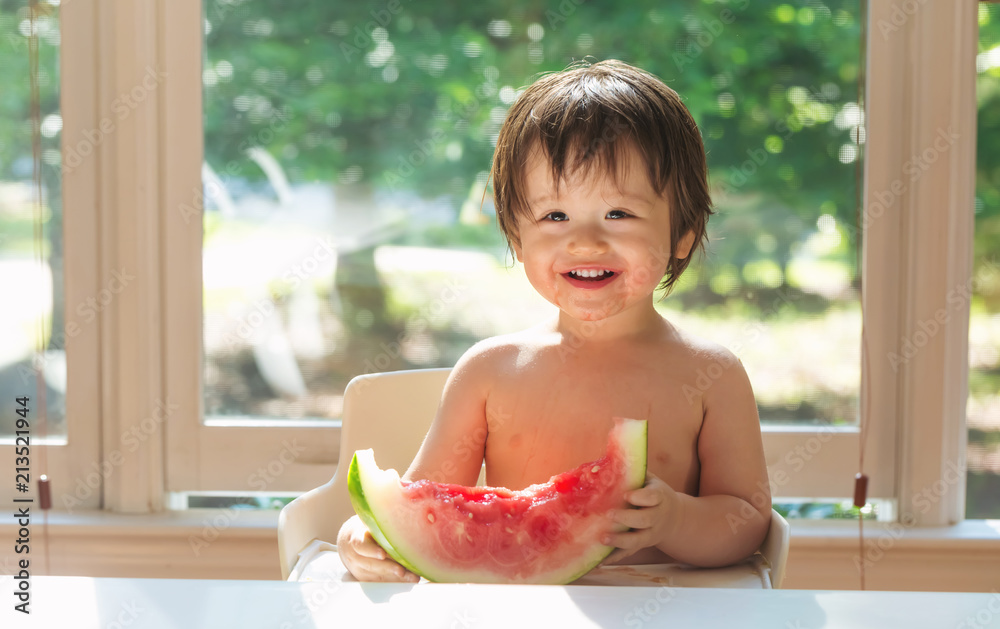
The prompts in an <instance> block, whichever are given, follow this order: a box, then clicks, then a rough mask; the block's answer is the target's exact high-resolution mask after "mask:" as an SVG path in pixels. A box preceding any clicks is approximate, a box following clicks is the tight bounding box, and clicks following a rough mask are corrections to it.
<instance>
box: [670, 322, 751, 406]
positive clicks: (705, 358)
mask: <svg viewBox="0 0 1000 629" xmlns="http://www.w3.org/2000/svg"><path fill="white" fill-rule="evenodd" d="M670 336H671V345H672V349H673V350H674V355H676V356H677V357H678V358H679V359H680V364H681V365H683V369H684V372H685V377H684V380H686V381H687V384H686V385H685V387H684V394H685V396H686V397H688V398H689V401H690V399H691V398H692V397H693V396H698V397H701V398H702V402H703V405H704V406H705V407H706V410H708V408H707V407H708V406H711V403H712V402H713V400H714V401H715V402H716V403H718V402H719V401H720V398H723V399H727V400H732V399H733V398H734V397H737V398H746V397H747V396H748V395H749V396H750V399H752V395H753V394H752V391H751V387H750V380H749V378H748V377H747V373H746V369H744V367H743V363H742V361H740V359H739V358H738V357H737V356H736V354H734V353H733V352H732V351H730V350H729V349H728V348H726V347H724V346H723V345H720V344H719V343H716V342H714V341H710V340H708V339H705V338H702V337H699V336H697V335H694V334H691V333H689V332H685V331H683V330H680V329H678V328H676V327H675V328H674V329H673V333H672V334H671V335H670Z"/></svg>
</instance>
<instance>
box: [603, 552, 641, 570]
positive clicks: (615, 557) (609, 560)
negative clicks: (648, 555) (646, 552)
mask: <svg viewBox="0 0 1000 629" xmlns="http://www.w3.org/2000/svg"><path fill="white" fill-rule="evenodd" d="M635 552H636V551H635V550H634V549H633V550H629V549H625V548H616V549H615V550H614V551H613V552H612V553H611V554H610V555H608V556H607V557H605V558H604V561H602V562H601V564H600V565H602V566H608V565H611V564H614V563H618V562H619V561H621V560H622V559H625V558H626V557H628V556H629V555H633V554H635Z"/></svg>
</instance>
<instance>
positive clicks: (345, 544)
mask: <svg viewBox="0 0 1000 629" xmlns="http://www.w3.org/2000/svg"><path fill="white" fill-rule="evenodd" d="M488 360H489V351H484V350H483V348H482V347H481V346H476V347H473V348H472V349H470V350H469V351H468V352H467V353H466V355H465V356H463V357H462V358H461V360H459V361H458V364H457V365H455V368H454V369H453V370H452V372H451V374H450V375H449V377H448V381H447V383H446V384H445V387H444V392H443V394H442V399H441V406H440V408H438V412H437V416H436V417H435V418H434V422H433V424H431V428H430V431H429V432H428V433H427V437H425V438H424V442H423V444H422V445H421V446H420V451H419V452H418V453H417V456H416V457H415V458H414V459H413V462H412V463H411V464H410V468H409V469H408V470H407V472H406V474H404V475H403V478H404V479H405V480H418V479H423V478H429V479H431V480H434V481H436V482H444V483H459V484H462V485H475V484H476V479H478V478H479V470H480V468H481V467H482V463H483V452H484V448H485V445H486V426H487V424H486V412H485V408H486V393H487V388H486V386H485V385H486V383H487V382H489V379H488V377H486V376H487V375H488V374H489V373H491V371H490V366H489V365H488V364H486V363H488ZM337 551H338V554H339V555H340V558H341V561H343V562H344V565H345V566H346V567H347V569H348V571H349V572H350V573H351V574H352V575H353V576H354V578H356V579H358V580H359V581H418V580H419V577H418V576H417V575H415V574H413V573H412V572H409V571H408V570H406V569H405V568H404V567H403V566H401V565H399V564H398V563H396V562H395V561H393V560H392V558H390V557H388V556H387V555H386V553H385V551H384V550H383V549H382V548H381V547H380V546H379V545H378V544H377V543H376V542H375V540H374V539H373V538H372V536H371V533H370V532H369V531H368V528H367V527H366V526H365V524H364V522H362V521H361V518H359V517H358V516H354V517H352V518H351V519H349V520H348V521H347V522H345V523H344V525H343V526H342V527H341V529H340V533H339V535H338V536H337Z"/></svg>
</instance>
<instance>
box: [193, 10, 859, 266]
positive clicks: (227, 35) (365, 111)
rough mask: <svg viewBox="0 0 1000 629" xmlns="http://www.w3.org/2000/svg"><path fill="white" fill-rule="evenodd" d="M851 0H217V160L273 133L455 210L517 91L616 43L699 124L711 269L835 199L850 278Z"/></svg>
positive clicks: (792, 236)
mask: <svg viewBox="0 0 1000 629" xmlns="http://www.w3.org/2000/svg"><path fill="white" fill-rule="evenodd" d="M858 5H859V3H858V1H857V0H824V1H822V2H821V1H819V0H810V1H808V2H796V3H789V4H780V3H765V4H751V3H749V2H748V1H747V0H734V1H732V2H712V1H702V2H689V3H663V2H653V1H650V0H639V1H637V2H631V3H629V4H628V5H627V6H623V5H621V4H620V3H616V2H612V1H611V0H588V1H587V2H582V1H577V2H574V1H573V0H562V1H561V2H555V1H553V2H547V3H528V2H516V3H511V2H508V1H503V2H501V1H499V0H491V1H485V2H479V3H474V4H465V5H455V6H454V7H453V8H452V9H450V10H446V11H443V10H442V9H441V4H440V3H417V2H406V1H403V0H398V1H397V0H388V1H386V2H375V3H317V2H306V1H304V0H294V1H292V2H277V0H261V1H259V2H251V1H248V0H244V1H239V0H229V1H227V2H208V3H207V4H206V24H207V26H206V31H207V35H206V37H207V47H206V48H207V51H208V53H207V58H206V68H207V70H206V76H207V77H208V83H209V84H208V85H207V86H206V104H207V107H206V118H205V125H206V159H207V160H208V162H209V163H210V164H212V165H213V167H214V168H216V169H217V170H219V171H225V168H226V165H227V164H228V165H235V164H238V163H240V160H241V159H242V152H243V150H245V148H246V147H247V145H248V144H252V143H254V142H257V143H261V144H264V142H262V140H268V142H267V144H268V150H270V151H271V152H272V153H273V154H275V155H276V156H278V158H279V160H280V161H281V162H282V164H283V165H285V166H286V168H287V169H288V170H289V172H290V173H291V176H292V178H293V179H294V180H300V181H312V180H318V181H342V182H354V181H358V180H361V181H365V182H369V183H370V184H371V185H373V186H375V187H378V188H388V189H403V190H408V191H413V192H414V193H417V194H420V195H422V196H425V197H439V196H440V195H449V196H450V197H452V198H453V199H454V203H453V205H454V207H455V208H456V211H457V208H458V207H459V206H460V205H461V204H462V201H463V200H464V199H465V198H467V197H468V196H469V190H470V187H471V186H472V185H473V184H475V182H477V181H478V182H479V183H480V184H481V185H483V184H484V183H485V173H486V171H487V170H488V168H489V164H490V160H491V158H492V152H493V143H494V141H495V138H496V134H497V131H498V129H499V126H500V124H501V123H502V121H503V117H504V115H505V113H506V109H507V107H508V106H509V104H510V102H511V101H512V99H513V98H514V96H515V95H516V91H517V90H518V89H520V88H522V87H523V86H525V85H527V84H529V83H530V82H531V81H532V79H533V78H534V77H536V76H537V75H538V74H539V73H542V72H549V71H555V70H560V69H562V68H564V67H566V66H567V65H568V64H569V63H571V62H573V61H575V60H580V59H583V58H592V59H607V58H618V59H622V60H625V61H627V62H629V63H633V64H635V65H638V66H640V67H643V68H645V69H647V70H649V71H651V72H653V73H655V74H657V75H658V76H660V77H661V78H663V79H664V81H666V82H667V83H668V84H669V85H670V86H671V87H673V88H674V89H676V90H677V91H678V92H679V93H681V94H682V96H683V97H684V98H685V102H686V103H687V105H688V107H689V109H690V110H691V112H692V114H693V115H694V116H695V118H696V120H698V122H699V124H700V126H701V129H702V133H703V135H704V137H705V144H706V149H707V151H708V155H709V161H710V166H711V171H712V182H713V186H714V190H715V198H716V203H717V206H718V208H719V209H720V210H721V214H720V217H719V218H718V219H714V225H715V227H714V228H713V232H712V233H713V236H714V237H716V239H720V240H719V242H720V243H723V246H714V247H713V249H712V255H711V256H710V257H709V260H710V265H709V269H710V271H711V269H715V270H716V271H718V270H719V269H726V268H730V267H732V268H735V269H737V270H740V269H744V267H745V266H746V265H747V264H752V263H755V262H758V263H759V262H760V261H761V260H767V261H771V262H773V263H774V267H776V268H778V269H779V270H781V271H783V270H784V268H785V266H786V264H787V263H788V261H789V259H790V258H791V256H792V255H793V254H795V252H796V251H797V249H798V248H799V247H801V245H802V241H803V240H804V239H805V238H807V237H808V236H809V235H810V234H811V233H813V232H815V231H816V221H817V218H818V217H819V216H821V215H823V214H829V215H831V216H833V217H835V219H836V224H837V225H839V226H840V229H842V230H845V231H844V235H845V239H844V240H845V242H844V246H842V247H840V248H839V249H837V250H836V251H834V252H832V254H833V255H834V257H836V258H837V259H838V260H839V261H840V262H841V263H842V264H844V265H846V266H847V267H850V268H851V270H850V274H851V275H852V276H853V274H854V271H853V265H854V256H855V254H854V249H853V248H852V247H850V246H848V245H849V239H848V238H847V237H849V236H850V235H851V234H850V227H849V226H850V225H853V224H855V223H856V220H855V212H856V209H855V208H856V188H855V181H856V172H855V167H856V165H855V164H854V163H852V162H851V160H852V159H854V157H855V156H856V154H857V148H858V147H857V143H856V142H855V140H857V130H856V129H857V127H856V125H857V124H858V123H859V122H860V118H859V117H858V116H857V114H856V113H852V111H853V112H856V111H857V110H856V105H854V103H856V101H857V77H858V68H859V66H860V63H859V41H860V38H859V35H860V27H859V20H860V19H861V17H860V16H859V15H858V11H859V6H858ZM852 108H854V109H853V110H852ZM275 121H280V123H281V124H280V126H281V131H280V132H277V133H273V134H272V133H271V132H270V131H268V128H269V127H271V128H272V129H273V128H274V127H275ZM852 134H853V135H852ZM272 136H273V138H272ZM842 162H846V163H842ZM237 168H238V167H237ZM238 170H239V172H238V173H237V174H238V175H239V176H241V177H248V178H253V177H254V176H255V175H254V174H253V173H250V172H244V171H243V169H238ZM761 235H766V237H764V238H759V236H761ZM755 268H756V267H755ZM743 275H746V273H744V274H743ZM737 280H738V281H742V280H739V278H737ZM781 280H783V276H782V277H781V278H779V281H781Z"/></svg>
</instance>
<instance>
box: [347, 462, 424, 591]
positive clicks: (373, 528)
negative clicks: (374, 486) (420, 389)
mask: <svg viewBox="0 0 1000 629" xmlns="http://www.w3.org/2000/svg"><path fill="white" fill-rule="evenodd" d="M368 452H371V450H368ZM371 463H372V465H374V464H375V457H374V455H372V456H371ZM347 489H348V491H349V492H350V494H351V504H352V505H353V506H354V512H355V513H357V514H358V517H359V518H361V521H362V522H364V523H365V526H367V527H368V531H369V532H370V533H371V534H372V537H373V538H375V541H376V542H378V545H379V546H381V547H382V549H383V550H384V551H385V552H387V553H389V556H390V557H392V558H393V559H395V560H396V562H397V563H398V564H399V565H401V566H403V567H404V568H406V569H407V570H409V571H410V572H412V573H414V574H419V575H420V576H424V575H423V574H421V572H420V571H419V570H417V568H416V567H415V566H414V565H413V564H411V563H410V562H409V561H407V560H406V558H405V557H403V556H402V555H401V554H399V551H397V550H396V547H395V546H393V545H392V543H391V542H390V541H389V539H388V538H387V537H386V536H385V533H383V532H382V527H380V526H379V525H378V521H377V520H376V519H375V514H373V513H372V510H371V507H370V506H369V505H368V500H367V499H366V498H365V490H364V486H363V485H362V484H361V466H360V465H359V464H358V453H357V452H355V453H354V457H353V458H352V459H351V467H350V469H349V470H348V472H347Z"/></svg>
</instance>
